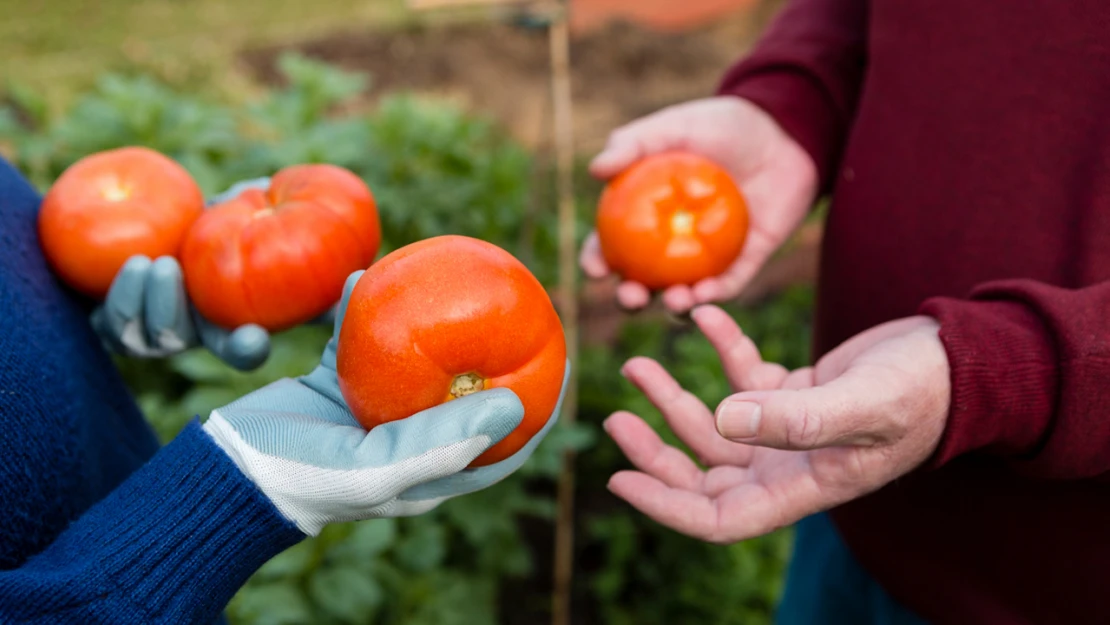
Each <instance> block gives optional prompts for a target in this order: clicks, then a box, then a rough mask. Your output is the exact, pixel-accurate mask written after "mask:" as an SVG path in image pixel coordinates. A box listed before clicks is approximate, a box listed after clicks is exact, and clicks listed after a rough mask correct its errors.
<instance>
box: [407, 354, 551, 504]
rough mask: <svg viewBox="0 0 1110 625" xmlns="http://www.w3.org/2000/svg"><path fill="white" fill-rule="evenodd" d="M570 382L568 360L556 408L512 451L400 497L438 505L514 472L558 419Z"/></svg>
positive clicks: (410, 500) (426, 484) (490, 484)
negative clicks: (517, 448) (506, 456)
mask: <svg viewBox="0 0 1110 625" xmlns="http://www.w3.org/2000/svg"><path fill="white" fill-rule="evenodd" d="M569 381H570V361H567V364H566V369H565V372H564V373H563V387H562V389H561V390H560V391H559V400H558V402H556V404H555V410H554V411H552V413H551V417H550V418H548V420H547V423H545V424H544V426H543V428H542V429H540V431H539V432H537V433H536V435H535V436H533V437H532V438H531V440H529V441H528V443H527V444H526V445H524V447H522V448H520V450H519V451H517V452H516V453H515V454H513V455H511V456H509V457H508V458H506V459H504V460H502V461H501V462H497V463H495V464H491V465H488V466H484V467H478V468H476V469H471V470H469V471H464V472H462V473H455V474H453V475H448V476H447V477H444V478H440V479H438V480H435V481H432V482H427V483H424V484H420V485H418V486H414V487H413V488H410V489H409V490H407V491H405V492H404V493H402V494H401V496H400V500H401V501H403V502H409V503H412V504H416V503H418V502H422V501H434V502H436V503H435V504H432V505H438V502H439V501H441V500H443V499H448V498H451V497H458V496H459V495H466V494H469V493H473V492H476V491H479V490H482V489H483V488H488V487H490V486H492V485H494V484H496V483H497V482H500V481H501V480H503V479H505V478H506V477H508V476H509V475H511V474H512V473H514V472H515V471H516V470H517V469H519V468H520V467H521V466H523V465H524V463H525V462H527V461H528V458H530V457H531V456H532V453H533V452H535V451H536V447H538V446H539V445H540V443H541V442H543V440H544V438H545V437H546V436H547V435H548V433H550V432H551V430H552V428H554V427H555V424H556V423H557V422H558V421H559V415H560V414H561V413H562V411H563V399H564V398H565V397H566V393H567V383H568V382H569Z"/></svg>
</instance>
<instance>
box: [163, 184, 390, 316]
mask: <svg viewBox="0 0 1110 625" xmlns="http://www.w3.org/2000/svg"><path fill="white" fill-rule="evenodd" d="M380 245H381V227H380V224H379V221H378V210H377V204H376V202H375V200H374V197H373V195H372V194H371V192H370V189H369V188H367V186H366V184H365V183H364V182H363V181H362V180H361V179H360V178H359V177H358V176H356V175H355V174H353V173H351V172H349V171H347V170H346V169H343V168H341V167H336V166H333V165H294V166H292V167H287V168H285V169H283V170H281V171H279V172H278V173H277V174H275V175H274V176H273V177H272V178H271V179H270V188H269V189H268V190H267V191H265V192H263V191H260V190H258V189H248V190H246V191H243V192H242V193H241V194H239V195H238V196H237V197H235V198H233V199H231V200H229V201H227V202H224V203H223V204H220V205H218V206H213V207H211V208H209V209H208V210H207V211H206V212H205V214H204V215H202V216H201V217H200V219H198V220H197V221H196V223H195V224H193V227H192V228H191V229H190V231H189V234H188V236H187V237H186V239H185V244H184V245H183V247H182V252H181V264H182V269H183V272H184V274H185V288H186V290H187V291H188V293H189V298H190V299H191V300H192V302H193V305H194V306H196V309H197V311H198V312H199V313H200V314H201V315H203V316H204V317H205V318H206V319H208V320H209V321H211V322H212V323H214V324H216V325H219V326H223V327H225V328H233V327H238V326H241V325H244V324H247V323H256V324H258V325H260V326H262V327H263V328H265V329H267V330H269V331H271V332H278V331H281V330H287V329H289V328H292V327H294V326H297V325H299V324H302V323H305V322H307V321H310V320H312V319H314V318H316V317H318V316H320V315H321V314H323V313H324V312H326V311H327V310H328V308H330V307H331V306H332V305H333V304H335V303H336V302H337V301H339V297H340V295H342V293H343V283H344V282H345V281H346V279H347V276H349V275H351V273H352V272H354V271H357V270H359V269H365V268H366V267H367V266H369V265H370V263H372V262H373V261H374V257H375V256H377V254H378V248H379V247H380Z"/></svg>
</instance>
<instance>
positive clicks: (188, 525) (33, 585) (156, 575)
mask: <svg viewBox="0 0 1110 625" xmlns="http://www.w3.org/2000/svg"><path fill="white" fill-rule="evenodd" d="M303 538H304V534H303V533H301V532H300V531H299V530H297V529H296V527H295V526H293V525H292V524H291V523H289V522H288V521H287V520H285V519H284V518H282V517H281V516H280V515H279V514H278V512H277V511H276V509H275V508H274V507H273V506H272V504H270V502H269V500H268V499H266V498H265V496H264V495H262V493H261V492H259V491H258V489H257V488H255V486H254V485H253V484H252V483H251V482H250V481H249V480H247V479H246V478H245V477H244V476H243V475H242V473H240V472H239V470H238V469H237V468H236V467H235V465H234V464H233V463H232V461H231V460H230V459H229V458H228V457H227V456H226V455H225V454H224V453H223V452H222V451H221V450H220V449H219V447H217V446H216V445H215V444H214V443H213V442H212V441H211V439H209V438H208V436H207V435H206V434H205V433H204V432H203V431H201V429H200V428H199V427H198V426H197V425H196V424H192V425H190V426H189V427H188V428H186V429H185V431H183V432H182V433H181V434H180V435H179V436H178V437H177V439H175V440H174V441H173V442H172V443H170V445H167V446H166V447H165V448H164V449H162V450H161V451H160V452H159V453H158V454H157V455H156V456H155V457H154V458H152V459H151V461H150V462H149V463H147V464H146V465H145V466H144V467H142V468H141V469H139V470H138V471H137V472H136V473H135V474H134V475H133V476H132V477H131V478H129V479H128V480H127V481H126V482H124V483H123V484H122V485H121V486H120V487H119V488H117V489H116V490H115V491H114V492H113V493H112V494H111V495H109V496H108V497H107V498H105V499H104V500H103V501H101V502H100V503H98V504H97V505H96V506H94V507H93V508H91V509H90V510H89V511H88V512H86V513H85V514H84V515H83V516H82V517H81V518H80V519H78V520H77V521H76V522H74V523H73V525H71V526H70V527H69V528H68V529H67V530H66V531H65V532H64V533H63V534H62V535H61V536H59V537H58V539H57V540H56V541H55V542H54V543H53V544H51V545H50V547H48V548H47V549H46V550H45V551H43V552H42V553H40V554H38V555H36V556H35V557H33V558H31V559H30V560H28V561H27V562H26V563H25V564H24V565H23V566H21V567H20V568H18V569H15V570H10V571H4V572H2V573H0V621H3V622H9V621H15V622H29V623H54V622H65V623H89V624H95V623H113V624H125V623H212V622H215V620H216V619H217V618H218V616H219V614H220V613H221V612H222V610H223V609H224V607H225V606H226V605H227V602H228V601H229V600H230V599H231V597H232V596H233V595H234V593H235V592H236V591H237V590H238V589H239V588H240V587H241V586H242V584H243V583H245V582H246V580H247V578H248V577H249V576H250V575H251V574H252V573H253V572H254V571H255V570H257V569H258V567H260V566H261V565H262V564H263V563H264V562H266V561H267V560H269V559H270V558H271V557H273V556H274V555H276V554H278V553H280V552H281V551H283V550H284V549H286V548H288V547H290V546H292V545H293V544H295V543H297V542H298V541H300V540H301V539H303Z"/></svg>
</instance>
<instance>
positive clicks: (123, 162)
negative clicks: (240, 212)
mask: <svg viewBox="0 0 1110 625" xmlns="http://www.w3.org/2000/svg"><path fill="white" fill-rule="evenodd" d="M203 212H204V194H203V193H202V192H201V189H200V187H199V186H197V183H196V182H195V181H194V180H193V178H192V176H191V175H189V172H188V171H186V170H185V168H184V167H182V166H181V165H179V164H177V163H176V162H174V161H173V160H172V159H170V158H168V157H166V156H163V155H162V154H159V153H158V152H155V151H154V150H150V149H148V148H144V147H125V148H117V149H113V150H106V151H104V152H97V153H95V154H92V155H89V156H86V157H85V158H82V159H81V160H79V161H77V162H76V163H74V164H73V165H71V166H70V167H69V168H68V169H66V170H65V172H63V173H62V175H61V176H59V177H58V179H57V180H56V181H55V182H54V184H53V185H52V186H51V187H50V189H49V190H48V191H47V193H46V195H45V197H43V201H42V208H41V210H40V211H39V217H38V223H39V241H40V244H41V245H42V249H43V253H44V254H45V256H46V259H47V262H48V263H49V264H50V266H51V269H52V270H53V271H54V272H55V273H56V274H57V275H58V276H59V277H60V278H61V279H62V280H63V281H64V282H66V283H67V284H69V285H70V286H71V287H73V288H74V289H76V290H78V291H80V292H82V293H84V294H85V295H88V296H89V297H92V298H96V299H97V300H102V299H104V297H105V296H107V294H108V289H109V288H110V287H111V285H112V280H113V279H114V278H115V277H116V274H117V273H119V270H120V269H121V268H122V267H123V264H124V263H125V262H127V259H128V258H131V257H132V256H135V255H139V254H142V255H145V256H148V257H150V258H152V259H153V258H156V257H158V256H177V254H178V252H179V250H180V249H181V244H182V241H183V240H184V239H185V236H186V233H187V232H188V230H189V227H190V226H191V225H192V224H193V222H194V221H195V220H196V219H197V218H198V217H200V215H201V214H202V213H203Z"/></svg>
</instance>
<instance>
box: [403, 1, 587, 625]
mask: <svg viewBox="0 0 1110 625" xmlns="http://www.w3.org/2000/svg"><path fill="white" fill-rule="evenodd" d="M525 4H527V3H526V2H521V0H408V6H409V8H411V9H416V10H431V9H444V8H463V7H478V6H491V7H492V6H499V7H509V6H522V5H525ZM532 7H533V10H535V11H537V12H539V13H541V14H542V15H543V16H544V17H545V18H546V20H547V32H548V43H549V52H550V67H551V104H552V105H551V110H552V111H553V128H552V134H553V139H554V144H555V169H556V193H557V197H558V222H559V304H560V309H561V310H560V313H561V317H562V320H563V330H564V332H565V333H566V340H567V358H568V359H569V361H570V363H571V367H572V369H573V371H577V367H578V292H577V287H576V281H577V275H578V271H577V263H576V259H577V256H578V255H577V247H578V239H577V233H576V231H575V230H576V228H575V227H576V224H577V214H576V213H577V210H576V206H575V201H574V126H573V116H572V111H573V101H572V98H571V74H570V25H569V23H568V20H567V18H568V11H567V0H546V1H544V2H542V3H538V4H533V5H532ZM576 378H577V376H576V375H573V374H572V375H571V376H570V379H569V380H568V382H567V389H566V394H565V396H564V399H563V414H562V415H561V419H562V421H563V422H564V424H567V425H569V424H573V423H574V421H575V417H576V410H577V407H578V401H577V390H578V389H577V386H578V385H577V381H576ZM574 477H575V476H574V452H573V451H570V450H568V451H566V452H565V453H564V455H563V459H562V470H561V472H560V475H559V488H558V516H557V518H556V522H555V566H554V571H553V574H554V588H553V592H552V610H551V623H552V625H569V624H570V620H571V616H570V611H571V598H572V594H573V584H572V581H573V576H574Z"/></svg>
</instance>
